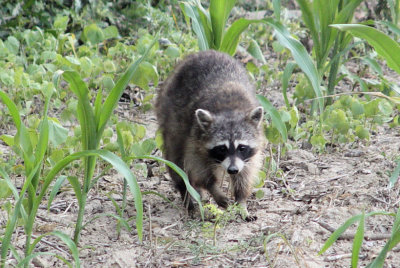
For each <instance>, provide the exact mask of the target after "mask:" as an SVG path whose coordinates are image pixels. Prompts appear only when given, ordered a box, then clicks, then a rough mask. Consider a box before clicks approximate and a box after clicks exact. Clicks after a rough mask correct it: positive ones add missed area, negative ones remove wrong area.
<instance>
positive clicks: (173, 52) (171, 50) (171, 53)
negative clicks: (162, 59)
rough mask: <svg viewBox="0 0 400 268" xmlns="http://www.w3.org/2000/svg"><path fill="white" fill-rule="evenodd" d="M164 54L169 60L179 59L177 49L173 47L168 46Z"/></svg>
mask: <svg viewBox="0 0 400 268" xmlns="http://www.w3.org/2000/svg"><path fill="white" fill-rule="evenodd" d="M164 54H165V55H167V56H168V57H169V58H171V59H176V58H179V56H180V55H181V53H180V52H179V49H178V48H177V47H174V46H168V47H167V49H166V50H165V51H164Z"/></svg>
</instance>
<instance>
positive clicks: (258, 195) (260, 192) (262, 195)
mask: <svg viewBox="0 0 400 268" xmlns="http://www.w3.org/2000/svg"><path fill="white" fill-rule="evenodd" d="M263 197H264V191H263V190H261V189H259V190H258V191H257V192H256V198H257V199H261V198H263Z"/></svg>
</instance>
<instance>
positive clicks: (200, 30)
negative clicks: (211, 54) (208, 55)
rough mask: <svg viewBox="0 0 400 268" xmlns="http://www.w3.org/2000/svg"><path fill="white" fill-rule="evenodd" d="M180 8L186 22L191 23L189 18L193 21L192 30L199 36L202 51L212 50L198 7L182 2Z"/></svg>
mask: <svg viewBox="0 0 400 268" xmlns="http://www.w3.org/2000/svg"><path fill="white" fill-rule="evenodd" d="M179 6H180V8H181V10H182V12H183V14H184V16H185V18H186V21H189V19H188V18H190V19H192V28H193V31H194V33H195V34H196V36H197V40H198V42H199V48H200V50H208V49H210V44H209V39H208V38H207V34H206V31H207V30H205V29H204V27H203V24H202V18H201V17H200V15H199V13H198V12H197V10H196V7H195V6H193V5H190V4H189V3H187V2H181V3H180V4H179Z"/></svg>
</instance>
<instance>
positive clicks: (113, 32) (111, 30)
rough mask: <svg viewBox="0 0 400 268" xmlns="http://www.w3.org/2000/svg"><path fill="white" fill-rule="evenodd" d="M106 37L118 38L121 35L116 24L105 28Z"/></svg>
mask: <svg viewBox="0 0 400 268" xmlns="http://www.w3.org/2000/svg"><path fill="white" fill-rule="evenodd" d="M103 34H104V39H111V38H117V37H118V36H119V33H118V28H117V27H115V26H114V25H111V26H108V27H107V28H105V29H103Z"/></svg>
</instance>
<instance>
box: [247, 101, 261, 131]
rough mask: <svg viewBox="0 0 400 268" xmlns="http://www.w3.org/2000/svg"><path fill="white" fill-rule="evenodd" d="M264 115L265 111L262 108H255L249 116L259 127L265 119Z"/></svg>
mask: <svg viewBox="0 0 400 268" xmlns="http://www.w3.org/2000/svg"><path fill="white" fill-rule="evenodd" d="M263 115H264V109H263V107H261V106H258V107H257V108H254V109H253V110H251V112H250V114H249V118H250V120H251V122H252V123H254V124H255V125H256V126H257V127H259V126H260V125H261V121H262V119H263Z"/></svg>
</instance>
